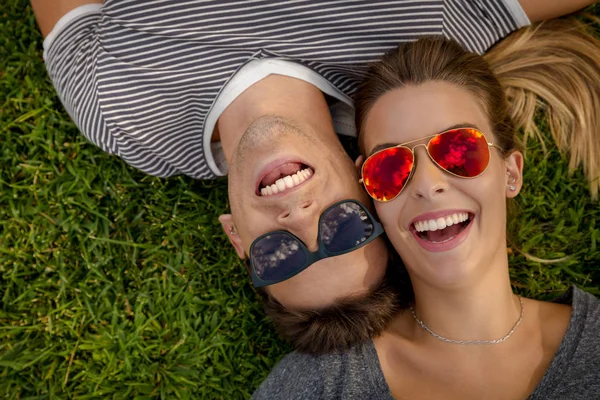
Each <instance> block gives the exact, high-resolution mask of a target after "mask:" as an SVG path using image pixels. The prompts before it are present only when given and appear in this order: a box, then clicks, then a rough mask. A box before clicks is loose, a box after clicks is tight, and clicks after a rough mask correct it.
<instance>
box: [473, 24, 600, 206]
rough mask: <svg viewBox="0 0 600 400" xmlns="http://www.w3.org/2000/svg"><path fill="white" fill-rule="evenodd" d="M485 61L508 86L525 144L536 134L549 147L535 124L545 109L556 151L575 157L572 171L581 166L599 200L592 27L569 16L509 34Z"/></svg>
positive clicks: (599, 78)
mask: <svg viewBox="0 0 600 400" xmlns="http://www.w3.org/2000/svg"><path fill="white" fill-rule="evenodd" d="M586 17H587V20H588V21H592V22H595V23H598V22H600V21H599V20H598V18H596V17H593V16H586ZM581 18H583V17H581ZM484 59H485V60H486V61H487V62H488V63H489V65H490V68H491V69H492V71H493V72H494V74H495V75H496V77H497V78H498V80H499V81H500V84H501V85H502V87H503V88H504V91H505V93H506V97H507V100H508V103H509V106H508V109H509V113H510V117H511V118H512V120H513V122H514V123H515V126H516V127H517V128H523V130H524V133H525V136H524V139H523V142H524V143H526V141H527V139H528V138H529V137H531V136H536V137H538V138H539V139H540V141H541V143H542V145H543V146H544V141H543V139H542V136H541V133H540V131H539V130H538V128H537V125H536V123H535V115H536V113H537V112H538V111H543V113H544V114H545V115H546V116H547V119H548V125H549V127H550V133H551V135H552V138H553V139H554V142H555V144H556V146H557V148H558V149H559V150H560V151H561V152H563V153H566V152H568V153H570V156H569V157H570V159H569V172H570V173H572V172H573V170H574V169H575V168H576V167H578V166H580V165H582V166H583V171H584V173H585V176H586V177H587V179H588V180H589V183H590V194H591V196H592V198H593V199H597V198H598V191H599V189H600V40H599V39H598V38H597V37H596V35H595V34H594V32H593V31H592V29H591V28H590V27H589V24H586V23H585V22H584V21H582V19H580V18H575V17H570V18H565V19H557V20H551V21H545V22H542V23H539V24H536V25H533V26H530V27H527V28H524V29H521V30H519V31H517V32H515V33H513V34H512V35H509V36H508V37H507V38H506V39H504V40H502V41H501V42H499V43H498V44H497V45H496V46H495V47H493V48H492V49H491V50H490V51H489V52H488V53H487V54H485V55H484ZM544 149H545V147H544Z"/></svg>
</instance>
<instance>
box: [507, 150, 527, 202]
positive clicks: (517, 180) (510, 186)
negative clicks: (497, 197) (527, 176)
mask: <svg viewBox="0 0 600 400" xmlns="http://www.w3.org/2000/svg"><path fill="white" fill-rule="evenodd" d="M506 178H507V181H506V197H508V198H509V199H511V198H513V197H516V196H517V195H518V194H519V192H520V191H521V188H522V187H523V154H522V153H521V152H520V151H518V150H517V151H513V152H512V153H510V155H509V156H508V157H507V158H506Z"/></svg>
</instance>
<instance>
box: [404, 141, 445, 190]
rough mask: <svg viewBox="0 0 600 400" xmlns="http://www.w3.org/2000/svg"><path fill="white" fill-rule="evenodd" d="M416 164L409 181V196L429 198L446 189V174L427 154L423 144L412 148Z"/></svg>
mask: <svg viewBox="0 0 600 400" xmlns="http://www.w3.org/2000/svg"><path fill="white" fill-rule="evenodd" d="M414 152H415V157H416V164H415V170H414V172H413V176H412V178H411V180H410V182H409V190H410V194H411V196H413V197H414V198H417V199H423V198H424V199H428V200H431V199H433V198H434V197H436V196H438V195H440V194H442V193H444V192H447V191H448V180H447V178H448V174H447V173H446V172H444V171H442V169H441V168H440V167H438V166H437V165H436V164H435V163H434V162H433V161H432V160H431V158H429V154H427V150H426V148H425V147H424V146H419V147H417V148H415V149H414Z"/></svg>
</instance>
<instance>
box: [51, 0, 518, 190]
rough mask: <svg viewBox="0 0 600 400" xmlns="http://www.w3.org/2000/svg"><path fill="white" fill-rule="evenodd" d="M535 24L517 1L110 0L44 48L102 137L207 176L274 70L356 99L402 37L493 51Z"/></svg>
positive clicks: (80, 13)
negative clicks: (229, 125)
mask: <svg viewBox="0 0 600 400" xmlns="http://www.w3.org/2000/svg"><path fill="white" fill-rule="evenodd" d="M528 23H529V20H528V19H527V16H526V15H525V14H524V12H523V10H522V8H521V7H520V5H519V3H518V1H517V0H396V1H383V0H377V1H375V0H329V1H324V0H288V1H269V0H244V1H234V0H229V1H224V0H218V1H211V0H192V1H190V0H178V1H175V0H153V1H141V0H105V2H104V5H85V6H81V7H79V8H76V9H75V10H73V11H71V12H70V13H68V14H67V15H65V16H64V17H63V18H62V19H61V20H60V21H58V23H57V24H56V26H55V27H54V29H53V31H52V32H51V33H50V35H49V36H48V37H47V38H46V40H45V42H44V50H45V51H44V57H45V60H46V66H47V69H48V72H49V75H50V79H51V80H52V82H53V84H54V87H55V88H56V91H57V92H58V95H59V97H60V99H61V101H62V103H63V104H64V106H65V108H66V110H67V112H68V113H69V115H70V116H71V118H72V119H73V121H75V123H76V125H77V126H78V128H79V129H80V130H81V131H82V132H83V134H84V135H85V136H86V137H87V138H88V139H89V140H90V141H92V142H93V143H94V144H96V145H97V146H99V147H100V148H101V149H102V150H104V151H106V152H108V153H111V154H116V155H118V156H119V157H121V158H122V159H123V160H125V161H126V162H127V163H128V164H130V165H132V166H133V167H135V168H138V169H140V170H142V171H144V172H146V173H148V174H151V175H156V176H162V177H167V176H171V175H175V174H185V175H188V176H191V177H193V178H198V179H205V178H214V177H216V176H221V175H223V174H225V172H226V171H225V168H224V167H223V166H222V165H220V163H219V161H218V160H219V159H221V160H222V157H220V156H218V155H217V154H215V153H216V152H218V149H219V147H218V146H211V144H210V138H211V135H212V131H213V128H214V126H215V123H216V120H217V119H218V117H219V115H220V113H221V111H223V110H224V109H225V108H226V106H227V105H228V104H229V103H230V102H231V101H233V99H234V98H235V96H236V94H237V93H238V92H240V90H242V89H240V87H241V88H244V87H248V86H249V85H250V84H252V83H254V82H255V81H256V80H257V79H261V76H264V75H265V73H266V74H268V73H273V72H277V71H283V72H278V73H283V74H286V75H290V76H296V77H299V78H300V79H305V80H307V81H309V82H311V83H315V84H316V85H317V86H318V87H319V88H320V89H321V90H323V91H324V92H326V93H328V94H331V95H333V96H334V97H336V98H338V99H340V100H342V101H343V102H345V103H346V104H348V105H350V106H351V105H352V102H351V97H352V95H353V94H355V92H356V90H357V88H358V84H359V82H360V81H361V78H362V77H363V75H364V72H365V70H366V66H367V64H368V63H371V62H374V61H376V60H377V59H378V58H380V57H381V56H382V55H383V54H384V53H385V52H386V51H388V50H390V49H392V48H394V47H395V46H397V45H398V43H400V42H405V41H410V40H416V39H417V38H419V37H420V36H424V35H443V36H446V37H449V38H454V39H456V40H457V41H458V42H460V43H461V44H462V45H463V46H464V47H466V48H467V49H468V50H471V51H475V52H479V53H483V52H484V51H485V50H486V49H488V48H489V47H490V46H492V45H493V44H494V43H495V42H496V41H498V40H499V39H501V38H503V37H504V36H506V35H507V34H509V33H510V32H512V31H514V30H515V29H517V28H519V27H521V26H524V25H526V24H528ZM267 67H269V68H270V69H269V68H267ZM250 70H252V71H253V72H252V73H250V72H248V71H250ZM265 71H267V72H265ZM234 82H236V84H234ZM240 82H242V85H241V86H240V85H239V83H240ZM236 88H237V89H236ZM240 93H241V92H240Z"/></svg>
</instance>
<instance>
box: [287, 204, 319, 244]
mask: <svg viewBox="0 0 600 400" xmlns="http://www.w3.org/2000/svg"><path fill="white" fill-rule="evenodd" d="M318 220H319V207H318V206H317V204H316V203H315V202H314V201H304V202H301V203H298V204H293V205H290V206H289V207H287V208H286V210H285V211H283V212H282V213H281V214H279V215H278V216H277V222H278V223H279V224H280V225H281V226H282V227H283V229H285V230H287V231H290V232H292V233H293V234H294V235H296V236H298V237H299V238H300V240H302V241H303V242H304V244H305V245H306V247H307V248H308V249H309V250H310V251H316V250H317V248H318V242H317V233H318V230H319V227H318Z"/></svg>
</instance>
